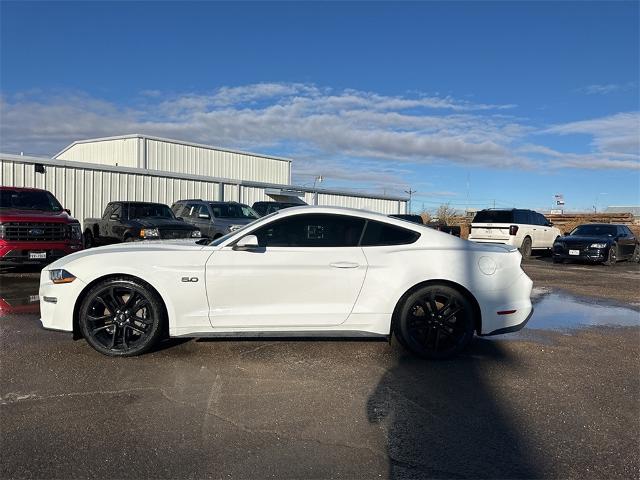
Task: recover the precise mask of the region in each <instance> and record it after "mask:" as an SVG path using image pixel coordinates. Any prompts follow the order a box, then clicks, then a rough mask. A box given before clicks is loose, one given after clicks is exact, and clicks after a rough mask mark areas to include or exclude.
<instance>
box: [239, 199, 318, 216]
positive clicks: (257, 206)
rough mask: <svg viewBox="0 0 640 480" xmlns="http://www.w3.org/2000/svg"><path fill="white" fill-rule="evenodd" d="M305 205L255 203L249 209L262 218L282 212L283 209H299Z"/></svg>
mask: <svg viewBox="0 0 640 480" xmlns="http://www.w3.org/2000/svg"><path fill="white" fill-rule="evenodd" d="M302 205H306V203H304V202H302V203H292V202H255V203H254V204H253V206H252V207H251V208H253V209H254V210H255V211H256V212H257V213H258V215H260V216H261V217H264V216H265V215H269V214H270V213H273V212H277V211H278V210H283V209H285V208H291V207H300V206H302Z"/></svg>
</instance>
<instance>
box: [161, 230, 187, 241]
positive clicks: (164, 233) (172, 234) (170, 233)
mask: <svg viewBox="0 0 640 480" xmlns="http://www.w3.org/2000/svg"><path fill="white" fill-rule="evenodd" d="M160 238H162V239H165V240H166V239H171V238H191V230H160Z"/></svg>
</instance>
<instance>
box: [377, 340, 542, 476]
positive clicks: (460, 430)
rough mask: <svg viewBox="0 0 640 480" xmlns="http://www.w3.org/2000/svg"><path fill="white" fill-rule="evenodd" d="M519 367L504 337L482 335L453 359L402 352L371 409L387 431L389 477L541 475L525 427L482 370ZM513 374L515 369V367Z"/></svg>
mask: <svg viewBox="0 0 640 480" xmlns="http://www.w3.org/2000/svg"><path fill="white" fill-rule="evenodd" d="M488 368H492V369H495V368H499V369H506V370H513V369H516V370H517V369H518V366H517V364H515V363H514V360H513V359H512V358H510V357H509V356H508V355H507V354H506V353H505V351H504V350H503V349H502V348H501V347H500V346H499V344H498V343H496V342H494V341H490V340H486V339H477V340H476V341H475V342H474V343H473V344H472V345H471V347H470V349H469V350H468V351H467V352H466V353H465V354H463V355H461V356H459V357H457V358H455V359H452V360H450V361H440V362H433V361H426V360H422V359H419V358H416V357H413V356H410V355H399V356H398V360H397V364H396V365H394V366H393V367H391V368H389V369H388V370H387V372H386V373H385V374H384V375H383V376H382V378H381V379H380V381H379V382H378V385H377V386H376V387H375V389H374V391H373V393H372V394H371V395H370V397H369V399H368V402H367V406H366V414H367V419H368V421H369V422H370V423H372V424H379V425H381V426H382V428H383V429H384V430H385V432H386V444H387V445H386V446H387V455H388V462H389V463H388V465H389V478H391V479H401V478H539V477H540V476H542V472H541V470H539V469H538V468H537V466H536V465H534V462H533V461H532V460H531V459H530V458H529V456H528V452H529V448H528V447H527V441H526V438H525V436H526V432H525V431H521V430H520V429H519V428H518V427H517V426H516V425H515V424H514V422H513V421H512V420H511V418H510V415H509V414H508V412H507V403H506V399H505V400H503V399H502V398H501V397H500V396H499V395H498V393H497V392H495V391H492V389H491V387H490V385H488V384H487V382H486V380H485V375H484V374H483V371H484V370H485V369H488ZM511 373H512V374H513V372H511Z"/></svg>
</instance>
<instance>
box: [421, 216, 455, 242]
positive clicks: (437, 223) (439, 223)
mask: <svg viewBox="0 0 640 480" xmlns="http://www.w3.org/2000/svg"><path fill="white" fill-rule="evenodd" d="M426 225H427V227H429V228H433V229H434V230H438V231H439V232H444V233H448V234H449V235H455V236H456V237H459V236H460V233H461V232H460V226H459V225H447V222H445V221H444V220H440V219H438V218H432V219H431V220H429V221H428V222H427V223H426Z"/></svg>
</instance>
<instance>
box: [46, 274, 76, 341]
mask: <svg viewBox="0 0 640 480" xmlns="http://www.w3.org/2000/svg"><path fill="white" fill-rule="evenodd" d="M86 286H87V284H86V283H85V282H83V281H82V280H80V279H79V278H76V279H75V280H74V281H73V282H71V283H60V284H55V283H53V282H52V281H51V280H50V279H49V270H46V269H45V270H43V271H42V273H41V274H40V290H39V292H38V296H39V297H40V322H41V323H42V326H43V327H44V328H46V329H49V330H61V331H64V332H72V331H73V310H74V308H75V301H76V299H77V298H79V296H80V293H82V290H84V288H85V287H86Z"/></svg>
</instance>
